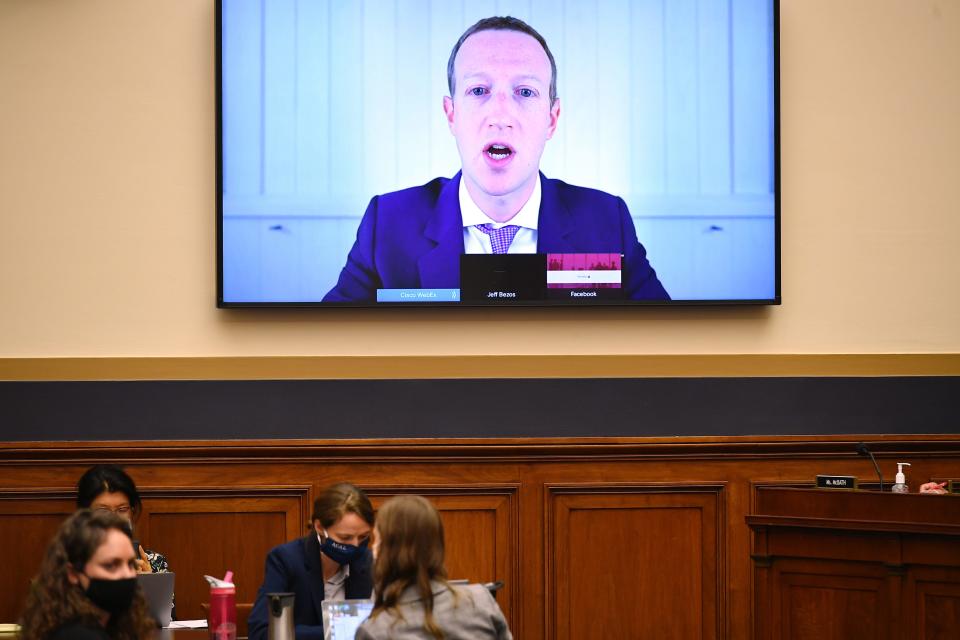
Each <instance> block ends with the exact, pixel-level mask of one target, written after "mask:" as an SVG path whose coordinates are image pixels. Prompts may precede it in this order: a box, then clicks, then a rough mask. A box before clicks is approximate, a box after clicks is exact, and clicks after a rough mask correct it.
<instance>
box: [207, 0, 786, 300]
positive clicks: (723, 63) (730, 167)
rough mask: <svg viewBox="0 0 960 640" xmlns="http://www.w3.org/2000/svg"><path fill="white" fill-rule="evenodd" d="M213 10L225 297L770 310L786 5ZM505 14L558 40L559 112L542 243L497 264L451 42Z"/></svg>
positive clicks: (650, 2)
mask: <svg viewBox="0 0 960 640" xmlns="http://www.w3.org/2000/svg"><path fill="white" fill-rule="evenodd" d="M218 9H219V54H220V61H219V62H220V64H219V70H218V71H219V74H218V77H219V83H220V85H219V90H220V91H219V113H218V117H219V120H220V135H219V139H218V143H219V151H220V154H219V156H220V157H219V161H220V163H221V171H220V180H219V184H218V197H219V208H220V217H219V238H218V239H219V242H220V255H221V262H220V264H219V274H218V275H219V298H220V299H219V302H220V304H222V305H225V306H230V305H260V304H267V305H269V304H279V305H283V304H304V305H320V306H325V305H330V306H338V305H345V304H346V305H351V306H366V305H369V306H387V305H408V306H415V305H424V304H427V305H444V306H457V305H511V304H514V305H523V304H543V305H581V306H583V305H608V304H621V305H626V304H643V303H648V302H656V303H677V302H679V303H684V302H687V303H688V302H708V303H709V302H716V303H727V302H755V303H773V302H776V301H779V283H778V259H779V256H778V251H779V249H778V247H779V219H778V216H779V211H778V189H779V186H778V184H777V175H778V172H777V163H778V161H779V159H778V143H777V117H778V114H777V87H776V84H775V83H776V80H775V78H776V68H777V64H778V61H777V59H776V37H777V33H776V23H775V21H776V15H775V13H776V2H775V0H736V1H734V0H730V1H721V2H703V1H697V0H686V1H683V0H681V1H677V0H622V1H606V0H592V1H583V2H576V1H572V2H565V3H556V2H547V1H541V0H526V1H515V2H508V1H496V2H494V1H491V2H448V1H443V0H422V1H420V0H406V1H394V0H391V1H366V2H363V1H349V2H334V1H324V0H285V1H276V0H220V4H219V7H218ZM491 16H513V17H516V18H519V19H520V20H522V21H523V22H524V23H525V24H527V25H529V26H530V27H532V28H533V29H535V30H536V32H538V33H539V34H540V35H541V36H542V37H543V39H544V40H545V41H546V43H547V45H548V47H549V50H550V51H551V52H552V54H553V57H554V59H555V62H556V95H557V97H558V104H559V116H558V118H557V120H556V129H555V131H554V132H553V134H552V136H551V137H550V138H549V139H547V140H546V142H545V144H544V145H543V150H542V155H540V157H539V159H538V168H539V172H540V173H541V174H542V179H541V180H540V185H541V186H540V189H541V191H542V193H541V194H540V196H541V198H542V201H541V205H540V209H539V228H537V229H533V230H528V229H527V228H526V227H524V228H522V229H521V231H520V232H519V233H518V234H517V236H516V239H514V240H513V241H512V242H513V243H515V244H516V246H514V245H513V244H511V245H510V249H509V250H507V251H506V252H504V253H493V251H492V250H491V246H492V244H493V243H494V242H498V241H495V240H493V239H492V238H493V236H491V239H485V236H483V235H478V234H477V233H476V232H475V231H474V232H468V231H465V230H464V228H465V225H463V223H461V222H458V221H457V220H459V218H458V217H457V216H459V213H460V207H459V205H458V202H459V200H458V198H459V197H460V196H461V194H460V193H459V191H458V189H457V188H456V185H457V184H458V182H457V178H458V176H461V174H462V175H463V176H467V177H460V178H459V179H460V180H470V179H472V177H471V176H473V173H471V167H470V166H469V165H468V163H467V161H466V160H464V158H463V157H462V156H461V153H460V151H459V150H458V144H459V145H461V146H466V143H465V142H464V138H462V137H458V136H457V135H455V132H454V131H452V128H451V124H450V122H449V121H448V116H447V114H446V113H445V110H444V97H445V96H449V95H450V89H449V86H448V77H447V62H448V59H449V58H450V55H451V50H452V49H453V46H454V45H455V44H456V43H457V40H458V39H459V38H460V36H461V34H463V33H464V31H465V30H466V29H467V28H468V27H470V26H471V25H473V24H474V23H476V22H477V21H478V20H480V19H482V18H488V17H491ZM474 37H475V36H474ZM469 42H470V39H468V40H467V41H466V43H469ZM466 43H465V44H464V47H466V46H467V44H466ZM474 49H475V50H472V51H467V50H466V49H465V48H463V49H461V54H463V55H467V54H469V55H472V56H474V59H476V60H479V62H476V64H479V65H483V64H485V60H486V58H484V55H485V52H484V51H483V50H482V49H481V50H480V51H479V53H478V52H477V51H476V47H475V48H474ZM474 59H469V60H468V59H467V58H458V61H461V62H463V64H464V65H466V64H468V63H471V64H472V63H474ZM501 70H502V69H501V67H495V68H494V69H493V70H492V71H491V77H493V78H494V80H492V81H491V82H492V85H491V95H494V94H495V93H496V89H497V87H498V86H499V85H497V84H496V82H497V81H498V80H497V78H498V77H499V76H497V75H496V74H497V73H500V72H501ZM503 73H504V74H506V73H507V72H503ZM455 77H456V76H455ZM504 77H507V76H506V75H504ZM461 88H462V87H461ZM455 93H458V94H459V90H458V91H456V92H455ZM516 95H521V96H525V95H526V94H523V93H519V94H518V93H516V92H515V93H514V94H512V95H511V98H515V97H516ZM460 99H463V98H462V96H454V101H453V104H454V113H455V114H456V116H455V117H458V118H465V117H466V116H465V115H461V114H466V109H465V108H464V109H461V111H457V109H458V107H459V105H460V103H459V102H457V100H460ZM518 109H519V107H518ZM514 115H515V114H513V113H511V112H509V111H505V113H502V114H499V115H498V116H497V117H498V118H500V121H498V125H497V126H501V127H503V130H504V131H505V132H506V133H503V134H500V137H501V138H503V140H505V141H506V142H507V143H508V144H507V146H510V145H512V144H513V142H512V140H513V138H512V137H510V136H512V135H514V133H512V132H514V131H515V130H518V129H520V128H522V127H525V126H527V125H526V124H525V123H524V122H522V119H518V120H517V121H516V122H513V121H511V120H510V118H513V117H514ZM517 117H518V118H519V117H520V116H517ZM478 118H480V116H478ZM478 122H482V123H484V126H486V120H479V119H478ZM504 122H505V123H506V124H504ZM491 139H492V138H491ZM484 152H485V153H486V154H487V156H486V159H487V160H488V163H489V165H490V167H492V169H490V170H491V171H500V170H501V169H500V165H501V164H503V165H504V166H506V167H507V168H505V169H503V171H510V170H513V169H511V168H510V165H509V162H510V161H511V159H513V156H514V155H515V156H516V158H515V160H516V164H517V166H520V164H521V163H520V160H521V159H523V160H528V159H529V158H530V155H531V154H530V152H529V151H528V149H527V148H526V147H524V146H523V143H522V141H521V142H517V144H516V149H503V148H501V147H500V146H494V147H492V148H485V149H484ZM504 156H506V159H502V158H504ZM468 184H470V185H471V186H472V185H473V184H474V183H472V182H468ZM477 184H480V185H481V186H482V182H477ZM548 208H549V211H548V210H547V209H548ZM535 213H536V212H535ZM442 216H446V217H442ZM448 218H449V219H448ZM534 219H536V215H534ZM508 224H509V222H508ZM457 225H461V227H459V229H460V230H459V231H457V230H456V228H458V227H457ZM556 225H560V226H561V228H560V229H559V230H557V229H555V226H556ZM562 225H566V226H565V227H563V226H562ZM495 226H496V225H495ZM521 226H522V225H521ZM532 226H536V225H532ZM631 227H632V228H631ZM457 233H460V234H462V235H463V238H464V239H463V241H462V242H461V241H460V240H459V237H458V236H457V235H456V234H457ZM471 233H472V234H473V235H472V236H471ZM628 236H629V237H628ZM634 236H635V237H634ZM472 237H475V238H479V240H476V239H471V238H472ZM484 242H486V243H487V244H486V245H484ZM471 247H474V250H471ZM477 247H482V248H477ZM637 248H639V251H638V250H637ZM483 249H485V250H483ZM647 269H649V273H648V272H647ZM651 278H652V279H653V281H655V282H654V283H652V284H651V281H650V279H651Z"/></svg>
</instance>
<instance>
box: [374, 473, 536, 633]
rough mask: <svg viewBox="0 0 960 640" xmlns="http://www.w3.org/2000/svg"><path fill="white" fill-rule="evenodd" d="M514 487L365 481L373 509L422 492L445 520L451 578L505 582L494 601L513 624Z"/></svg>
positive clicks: (516, 561)
mask: <svg viewBox="0 0 960 640" xmlns="http://www.w3.org/2000/svg"><path fill="white" fill-rule="evenodd" d="M518 489H519V485H518V484H496V485H457V486H453V485H442V486H440V485H423V486H415V485H413V486H402V487H399V486H384V485H378V486H373V485H364V490H365V491H367V493H368V495H370V499H371V501H372V502H373V504H374V508H375V509H379V508H380V506H381V505H382V504H383V503H384V502H385V501H386V500H387V499H389V498H390V497H392V496H395V495H400V494H413V495H421V496H424V497H426V498H428V499H429V500H430V501H431V502H433V504H434V505H435V506H436V507H437V510H438V511H439V512H440V516H441V518H442V519H443V527H444V537H445V544H446V564H447V571H448V573H449V577H450V578H452V579H457V578H466V579H468V580H470V581H471V582H495V581H497V580H501V581H503V583H504V586H503V588H502V589H501V590H500V591H499V592H498V593H497V602H498V604H499V605H500V608H501V609H502V610H503V613H504V615H505V616H506V618H507V621H508V622H509V623H510V625H511V629H515V628H516V625H517V624H519V620H518V619H517V611H518V609H519V602H518V598H519V593H520V588H519V585H520V554H519V551H518V546H517V537H518V535H517V534H518V521H519V512H518V510H519V504H518V501H517V491H518Z"/></svg>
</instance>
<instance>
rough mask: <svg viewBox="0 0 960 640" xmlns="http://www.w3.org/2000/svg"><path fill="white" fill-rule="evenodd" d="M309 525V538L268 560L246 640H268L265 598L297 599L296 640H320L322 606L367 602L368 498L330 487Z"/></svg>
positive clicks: (350, 489) (276, 550)
mask: <svg viewBox="0 0 960 640" xmlns="http://www.w3.org/2000/svg"><path fill="white" fill-rule="evenodd" d="M310 520H311V530H310V533H309V534H307V535H306V536H305V537H303V538H300V539H299V540H294V541H292V542H288V543H286V544H282V545H280V546H278V547H275V548H274V549H272V550H271V551H270V553H269V554H268V555H267V564H266V569H265V570H264V577H263V585H261V587H260V590H259V591H258V592H257V599H256V601H255V602H254V605H253V609H252V610H251V612H250V617H249V618H248V620H247V629H248V634H249V637H250V640H264V639H265V638H266V637H267V626H268V619H269V618H268V612H267V605H268V603H267V597H266V594H268V593H276V592H292V593H293V594H294V595H295V598H294V603H293V617H294V625H295V630H296V635H297V640H322V639H323V635H324V633H323V613H322V611H321V608H320V603H321V602H323V601H324V600H354V599H365V598H369V597H370V595H371V593H372V591H373V578H372V575H371V569H370V567H371V563H372V557H371V555H370V550H369V549H368V548H367V544H368V540H369V538H370V532H371V531H372V530H373V524H374V520H373V505H371V504H370V499H369V498H368V497H367V494H365V493H364V492H363V491H362V490H361V489H358V488H357V487H355V486H353V485H352V484H349V483H340V484H335V485H333V486H332V487H328V488H327V489H326V490H325V491H324V492H323V494H322V495H321V496H320V497H319V498H317V499H316V501H315V502H314V503H313V515H312V516H311V518H310Z"/></svg>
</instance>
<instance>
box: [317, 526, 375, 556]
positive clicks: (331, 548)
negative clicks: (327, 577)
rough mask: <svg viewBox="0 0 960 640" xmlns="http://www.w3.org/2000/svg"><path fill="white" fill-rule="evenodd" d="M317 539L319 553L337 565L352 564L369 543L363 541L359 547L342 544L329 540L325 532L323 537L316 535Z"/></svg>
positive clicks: (328, 535)
mask: <svg viewBox="0 0 960 640" xmlns="http://www.w3.org/2000/svg"><path fill="white" fill-rule="evenodd" d="M317 539H318V540H319V541H320V551H322V552H323V554H324V555H325V556H327V557H328V558H330V559H331V560H333V561H334V562H336V563H337V564H350V563H351V562H353V561H354V560H355V559H356V558H357V557H358V556H359V555H360V554H362V553H363V550H364V549H366V548H367V542H368V541H369V540H364V541H363V542H361V543H360V544H359V545H353V544H344V543H342V542H337V541H336V540H334V539H333V538H331V537H330V534H328V533H327V532H326V531H324V532H323V535H320V534H319V533H318V534H317Z"/></svg>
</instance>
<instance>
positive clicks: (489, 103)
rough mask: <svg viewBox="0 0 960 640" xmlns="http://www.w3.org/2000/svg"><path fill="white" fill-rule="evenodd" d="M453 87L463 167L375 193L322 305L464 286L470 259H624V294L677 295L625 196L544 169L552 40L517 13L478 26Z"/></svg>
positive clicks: (463, 49)
mask: <svg viewBox="0 0 960 640" xmlns="http://www.w3.org/2000/svg"><path fill="white" fill-rule="evenodd" d="M447 80H448V84H449V87H450V96H447V97H444V99H443V110H444V113H445V114H446V117H447V123H448V126H449V128H450V132H451V133H452V134H453V136H454V138H455V139H456V142H457V149H458V151H459V153H460V160H461V165H462V170H461V171H460V172H459V173H458V174H457V175H456V176H455V177H454V178H453V179H451V180H445V179H437V180H434V181H432V182H430V183H428V184H426V185H424V186H422V187H416V188H413V189H406V190H403V191H397V192H394V193H389V194H385V195H382V196H378V197H375V198H374V199H373V200H372V201H371V202H370V205H369V206H368V207H367V211H366V212H365V213H364V216H363V219H362V220H361V222H360V228H359V230H358V231H357V240H356V242H355V243H354V245H353V248H352V249H351V250H350V253H349V255H348V256H347V264H346V266H344V268H343V270H342V271H341V273H340V278H339V280H338V282H337V284H336V286H335V287H334V288H333V289H332V290H331V291H330V292H329V293H327V295H326V296H325V297H324V301H328V302H356V301H371V300H374V299H375V297H376V290H377V289H405V288H453V289H455V288H459V269H460V261H459V260H460V255H461V254H463V253H621V254H623V255H624V261H623V270H624V272H625V273H624V282H623V286H624V295H625V297H629V298H633V299H654V300H661V299H668V298H669V296H668V295H667V292H666V290H664V288H663V286H662V285H661V284H660V281H659V280H658V279H657V276H656V274H655V273H654V271H653V269H652V268H651V267H650V264H649V262H648V261H647V259H646V251H645V250H644V248H643V247H642V246H641V245H640V243H639V242H638V240H637V234H636V230H635V228H634V226H633V221H632V220H631V218H630V214H629V212H628V211H627V207H626V204H625V203H624V202H623V200H621V199H620V198H617V197H615V196H612V195H610V194H607V193H603V192H601V191H596V190H593V189H584V188H581V187H574V186H571V185H568V184H565V183H563V182H560V181H558V180H549V179H547V178H546V177H544V176H543V174H541V173H540V171H539V168H540V157H541V156H542V155H543V150H544V147H545V145H546V142H547V140H549V139H550V138H552V137H553V134H554V132H555V131H556V128H557V121H558V119H559V117H560V100H559V98H558V97H557V68H556V62H555V61H554V59H553V54H552V53H550V49H549V47H548V46H547V43H546V41H545V40H544V39H543V36H541V35H540V34H539V33H537V31H536V30H534V29H533V28H532V27H530V26H529V25H527V24H526V23H525V22H523V21H522V20H518V19H516V18H509V17H507V18H485V19H484V20H480V21H479V22H477V23H476V24H475V25H473V26H472V27H470V28H469V29H467V31H466V32H465V33H464V34H463V35H462V36H461V37H460V40H459V41H458V42H457V44H456V45H455V46H454V48H453V51H452V52H451V54H450V59H449V61H448V64H447ZM416 151H417V150H416V149H411V153H416Z"/></svg>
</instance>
